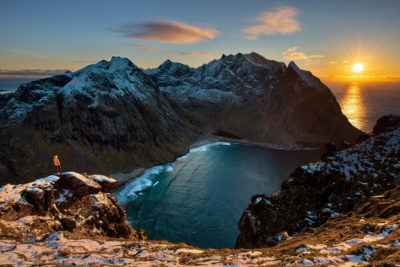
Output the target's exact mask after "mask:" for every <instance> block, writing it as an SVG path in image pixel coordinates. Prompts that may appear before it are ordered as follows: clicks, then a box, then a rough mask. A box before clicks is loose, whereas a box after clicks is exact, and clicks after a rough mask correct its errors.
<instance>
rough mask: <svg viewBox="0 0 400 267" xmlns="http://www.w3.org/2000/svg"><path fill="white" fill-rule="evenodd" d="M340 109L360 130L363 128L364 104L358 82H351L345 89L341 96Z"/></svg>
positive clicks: (364, 125)
mask: <svg viewBox="0 0 400 267" xmlns="http://www.w3.org/2000/svg"><path fill="white" fill-rule="evenodd" d="M341 106H342V111H343V113H344V115H346V117H347V118H348V119H349V121H350V122H351V124H353V125H354V126H355V127H357V128H358V129H361V130H365V127H366V124H365V121H364V119H363V118H364V115H365V110H364V104H363V98H362V95H361V88H360V85H359V84H358V83H353V84H351V85H350V87H349V88H348V89H347V92H346V94H345V95H344V97H343V100H342V103H341Z"/></svg>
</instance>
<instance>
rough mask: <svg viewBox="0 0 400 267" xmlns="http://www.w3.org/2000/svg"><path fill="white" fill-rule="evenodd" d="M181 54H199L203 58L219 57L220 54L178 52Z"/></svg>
mask: <svg viewBox="0 0 400 267" xmlns="http://www.w3.org/2000/svg"><path fill="white" fill-rule="evenodd" d="M179 54H181V55H190V56H200V57H205V58H219V57H220V56H221V55H219V54H214V53H200V52H180V53H179Z"/></svg>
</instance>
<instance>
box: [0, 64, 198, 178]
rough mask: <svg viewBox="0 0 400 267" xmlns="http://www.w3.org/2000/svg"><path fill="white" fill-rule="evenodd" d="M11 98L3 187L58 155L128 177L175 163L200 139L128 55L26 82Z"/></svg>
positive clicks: (6, 110)
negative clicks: (156, 166)
mask: <svg viewBox="0 0 400 267" xmlns="http://www.w3.org/2000/svg"><path fill="white" fill-rule="evenodd" d="M7 97H8V98H9V99H8V101H6V102H5V103H2V106H0V126H1V131H0V140H1V141H0V145H1V152H0V159H1V163H0V174H1V179H2V181H1V183H2V184H4V183H5V181H14V182H21V181H24V177H25V178H26V177H33V176H36V175H39V176H43V175H44V174H45V173H49V172H50V171H51V170H53V167H52V165H51V159H52V155H55V154H58V156H59V158H60V159H61V163H62V164H63V163H64V166H65V167H68V168H71V169H74V170H77V171H81V172H92V171H94V170H96V171H98V172H105V173H112V172H116V171H122V172H128V171H132V170H133V169H135V168H137V167H144V166H149V165H153V164H157V163H163V162H166V161H170V160H173V159H174V158H176V157H177V156H178V155H180V154H182V153H184V152H186V149H187V147H188V146H189V145H190V144H191V143H192V142H193V141H194V138H195V137H197V136H198V131H197V130H196V129H195V127H194V126H193V124H189V123H187V120H186V117H185V113H184V112H183V111H182V110H180V109H179V108H177V107H176V106H175V107H174V104H173V103H172V104H171V103H170V102H169V101H168V99H166V98H165V97H163V96H162V95H161V93H160V91H159V89H158V87H157V85H155V84H154V83H153V81H152V79H151V78H150V77H149V76H148V75H147V74H146V73H145V72H144V71H143V70H142V69H140V68H138V67H137V66H135V65H134V64H133V63H132V62H131V61H130V60H129V59H126V58H119V57H113V58H112V59H111V60H110V61H105V60H103V61H100V62H99V63H97V64H93V65H89V66H87V67H85V68H83V69H81V70H78V71H76V72H72V73H64V74H60V75H56V76H53V77H51V78H46V79H40V80H36V81H33V82H30V83H27V84H22V85H21V86H20V87H19V88H18V89H17V91H16V92H15V93H14V94H13V95H12V96H11V97H10V96H7ZM3 98H5V97H3ZM3 102H4V101H3Z"/></svg>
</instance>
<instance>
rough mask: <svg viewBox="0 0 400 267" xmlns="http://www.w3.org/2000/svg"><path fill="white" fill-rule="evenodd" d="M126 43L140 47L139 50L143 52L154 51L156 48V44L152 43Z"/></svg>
mask: <svg viewBox="0 0 400 267" xmlns="http://www.w3.org/2000/svg"><path fill="white" fill-rule="evenodd" d="M128 45H129V46H132V47H137V48H139V49H140V51H144V52H154V51H156V50H157V46H153V45H143V44H128Z"/></svg>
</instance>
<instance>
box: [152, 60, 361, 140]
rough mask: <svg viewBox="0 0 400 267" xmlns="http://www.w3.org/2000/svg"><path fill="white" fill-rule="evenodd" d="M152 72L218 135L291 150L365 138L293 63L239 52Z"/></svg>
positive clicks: (328, 95)
mask: <svg viewBox="0 0 400 267" xmlns="http://www.w3.org/2000/svg"><path fill="white" fill-rule="evenodd" d="M147 73H148V74H150V76H151V77H152V78H153V79H154V80H155V81H156V82H157V84H158V86H159V88H160V90H161V91H162V92H163V93H164V94H166V95H168V96H169V97H170V98H171V99H174V100H175V101H176V102H178V103H179V104H180V105H181V106H182V107H184V108H185V109H186V110H188V111H191V112H193V113H194V114H196V115H198V116H199V117H200V118H201V119H202V120H203V121H204V123H205V125H206V127H208V128H209V130H210V131H213V132H218V131H219V132H226V133H230V134H233V135H234V136H237V137H240V138H243V139H247V140H251V141H253V142H262V143H269V144H278V145H290V146H320V145H322V144H324V143H326V142H328V141H340V140H345V141H350V142H352V141H354V140H355V138H356V137H357V136H358V135H359V134H360V132H359V131H358V130H357V129H355V128H354V127H353V126H352V125H351V124H350V123H349V122H348V120H347V118H346V117H345V116H344V115H343V114H342V112H341V110H340V107H339V105H338V103H337V102H336V99H335V97H334V96H333V95H332V93H331V92H330V90H329V89H328V88H327V87H326V86H325V85H324V84H323V83H321V81H320V80H319V79H318V78H316V77H315V76H313V75H312V74H311V73H310V72H308V71H303V70H301V69H299V68H298V67H297V66H296V64H295V63H294V62H291V63H290V64H289V66H288V67H286V65H285V64H284V63H282V62H276V61H273V60H267V59H265V58H263V57H262V56H260V55H258V54H256V53H251V54H241V53H239V54H236V55H229V56H225V55H224V56H222V58H221V59H219V60H213V61H211V62H209V63H208V64H205V65H203V66H201V67H199V68H196V69H194V68H190V67H188V66H186V65H183V64H180V63H174V62H171V61H169V60H167V61H165V62H164V63H163V64H162V65H160V66H159V68H156V69H151V70H148V71H147Z"/></svg>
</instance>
